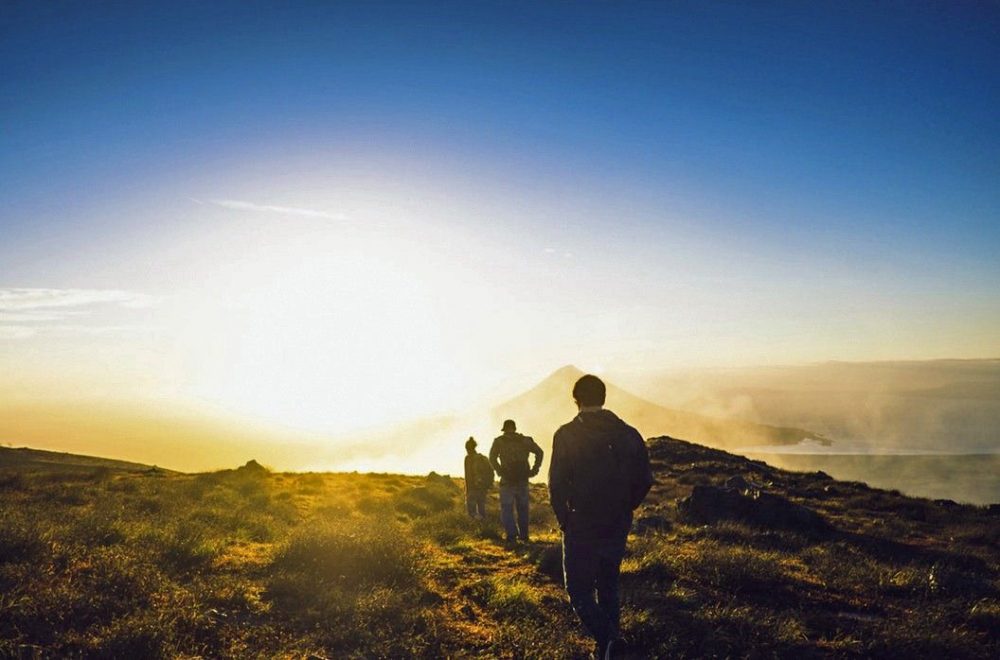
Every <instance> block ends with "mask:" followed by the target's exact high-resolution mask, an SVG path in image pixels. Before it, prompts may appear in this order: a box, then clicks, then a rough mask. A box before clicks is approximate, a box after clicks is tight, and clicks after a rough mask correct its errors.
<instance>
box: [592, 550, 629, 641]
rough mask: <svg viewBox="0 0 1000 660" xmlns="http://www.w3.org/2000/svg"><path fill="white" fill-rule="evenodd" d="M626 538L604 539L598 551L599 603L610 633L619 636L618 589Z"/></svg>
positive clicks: (619, 607) (619, 608) (619, 605)
mask: <svg viewBox="0 0 1000 660" xmlns="http://www.w3.org/2000/svg"><path fill="white" fill-rule="evenodd" d="M625 542H626V539H625V538H620V539H618V538H612V539H602V540H601V541H600V542H599V544H598V548H597V550H598V552H597V605H598V607H600V608H601V611H602V612H603V613H604V617H605V619H607V621H608V627H609V633H610V635H611V636H612V637H617V636H618V633H619V630H620V626H621V598H620V595H619V591H618V584H619V577H620V576H621V567H622V559H623V558H624V557H625Z"/></svg>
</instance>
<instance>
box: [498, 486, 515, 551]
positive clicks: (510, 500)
mask: <svg viewBox="0 0 1000 660" xmlns="http://www.w3.org/2000/svg"><path fill="white" fill-rule="evenodd" d="M515 490H516V488H515V487H514V486H511V485H510V484H500V522H502V523H503V528H504V531H505V532H507V538H508V539H513V538H515V537H516V536H517V528H516V527H515V525H514V492H515Z"/></svg>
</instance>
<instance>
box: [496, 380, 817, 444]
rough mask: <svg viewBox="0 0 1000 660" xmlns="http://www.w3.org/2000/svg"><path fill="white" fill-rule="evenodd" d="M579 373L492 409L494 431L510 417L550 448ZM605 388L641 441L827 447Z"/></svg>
mask: <svg viewBox="0 0 1000 660" xmlns="http://www.w3.org/2000/svg"><path fill="white" fill-rule="evenodd" d="M582 375H583V372H582V371H580V370H579V369H577V368H576V367H572V366H566V367H563V368H561V369H559V370H557V371H556V372H554V373H553V374H552V375H550V376H549V377H548V378H546V379H545V380H543V381H542V382H541V383H539V384H538V385H536V386H535V387H533V388H532V389H530V390H528V391H527V392H525V393H523V394H521V395H519V396H517V397H515V398H513V399H510V400H509V401H506V402H504V403H502V404H501V405H499V406H497V407H496V408H494V409H493V412H492V414H493V418H494V420H495V421H496V422H498V423H497V428H499V422H500V421H502V420H503V419H514V420H515V421H516V422H517V424H518V428H519V429H521V430H522V432H523V433H525V434H526V435H530V436H532V437H534V438H535V440H537V441H538V443H539V444H540V445H542V447H543V449H547V448H548V447H551V444H552V435H553V433H555V431H556V429H557V428H559V426H561V425H562V424H564V423H566V422H568V421H570V420H571V419H573V417H575V416H576V414H577V410H576V405H575V404H574V402H573V397H572V394H571V392H572V389H573V384H574V383H575V382H576V380H577V379H578V378H579V377H580V376H582ZM606 385H607V387H608V398H607V403H606V407H607V408H608V409H609V410H612V411H614V412H615V413H616V414H617V415H618V416H619V417H621V418H622V419H624V420H626V421H627V422H628V423H629V424H631V425H633V426H635V427H636V428H637V429H638V430H639V432H640V433H641V434H642V436H643V437H645V438H648V437H652V436H657V435H670V436H674V437H684V438H690V439H691V440H692V441H694V442H698V443H701V444H704V445H706V446H710V447H720V448H728V449H735V448H738V447H744V446H753V445H793V444H796V443H798V442H801V441H802V440H813V441H816V442H820V443H824V444H826V443H827V440H826V439H825V438H824V437H823V436H821V435H819V434H816V433H813V432H811V431H807V430H805V429H800V428H794V427H779V426H766V425H762V424H754V423H751V422H745V421H731V420H724V419H716V418H713V417H707V416H704V415H698V414H695V413H690V412H685V411H682V410H673V409H670V408H664V407H663V406H659V405H657V404H655V403H652V402H650V401H646V400H644V399H642V398H640V397H637V396H635V395H634V394H631V393H629V392H627V391H625V390H623V389H621V388H619V387H617V386H615V385H614V384H612V383H606Z"/></svg>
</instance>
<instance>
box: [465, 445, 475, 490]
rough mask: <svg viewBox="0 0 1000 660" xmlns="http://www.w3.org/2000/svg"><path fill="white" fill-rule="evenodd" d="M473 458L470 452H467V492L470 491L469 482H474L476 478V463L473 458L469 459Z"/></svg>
mask: <svg viewBox="0 0 1000 660" xmlns="http://www.w3.org/2000/svg"><path fill="white" fill-rule="evenodd" d="M471 458H472V457H471V456H469V455H468V454H466V456H465V492H466V493H468V492H469V484H470V483H472V480H473V479H475V478H476V475H475V470H474V468H475V464H474V463H473V462H472V461H471V460H469V459H471Z"/></svg>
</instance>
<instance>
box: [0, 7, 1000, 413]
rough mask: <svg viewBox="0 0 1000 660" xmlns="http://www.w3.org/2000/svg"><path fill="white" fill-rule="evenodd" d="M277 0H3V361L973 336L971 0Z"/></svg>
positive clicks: (978, 198) (942, 350) (339, 358)
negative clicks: (95, 0)
mask: <svg viewBox="0 0 1000 660" xmlns="http://www.w3.org/2000/svg"><path fill="white" fill-rule="evenodd" d="M274 4H276V3H253V2H240V3H225V2H213V3H184V2H169V3H168V2H161V3H142V2H139V3H102V4H101V5H100V6H93V5H90V4H86V3H8V4H5V5H4V6H3V7H2V8H0V71H2V72H3V73H2V75H0V193H2V199H3V204H2V209H0V390H3V389H5V388H6V390H8V391H9V392H11V393H15V394H16V395H17V396H23V397H35V396H42V395H45V396H51V397H55V398H58V397H75V396H80V395H82V394H87V395H94V396H107V397H141V396H146V397H154V398H176V399H178V400H181V399H183V400H194V401H207V402H211V403H213V404H218V405H221V406H223V407H226V408H229V409H232V410H235V411H237V412H239V413H241V414H247V415H250V416H260V417H263V418H267V419H270V420H275V421H280V422H282V423H288V424H290V425H298V426H303V427H307V428H314V429H323V430H344V429H349V428H352V427H357V426H363V425H365V424H373V423H378V422H382V421H389V420H396V419H403V418H406V417H407V416H414V415H420V414H425V413H431V412H435V411H440V410H446V409H449V408H451V407H453V406H460V405H463V404H465V403H467V402H469V401H471V400H474V399H478V398H482V397H488V396H490V394H491V393H492V392H495V391H497V390H498V389H503V388H504V387H509V386H510V384H511V383H515V382H516V383H528V382H531V381H532V380H534V379H535V378H536V377H538V376H540V375H544V374H545V373H547V372H549V371H551V370H553V369H555V368H557V367H559V366H561V365H563V364H567V363H573V364H577V365H579V366H580V367H582V368H585V369H592V370H602V369H618V370H625V369H631V370H637V369H644V368H648V369H663V368H669V367H672V366H685V367H689V366H705V365H707V366H718V365H746V364H789V363H802V362H812V361H822V360H829V359H838V360H882V359H928V358H941V357H959V358H962V357H996V356H998V355H1000V295H998V293H997V292H998V290H1000V288H998V284H1000V259H998V258H997V253H998V251H1000V186H998V185H997V182H998V181H1000V110H998V109H1000V5H997V4H996V3H990V2H970V3H964V2H955V3H951V2H949V3H923V2H914V3H895V2H888V3H877V4H876V3H867V2H864V3H851V2H847V3H799V2H787V3H786V2H774V3H747V6H736V5H734V4H730V3H711V4H709V3H694V2H691V3H688V2H679V3H669V4H667V6H662V5H661V4H658V3H634V4H633V3H586V4H585V3H579V4H569V3H504V4H495V3H432V2H427V3H398V4H393V3H379V2H365V3H281V6H279V7H276V6H274ZM10 395H11V396H13V394H10Z"/></svg>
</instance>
